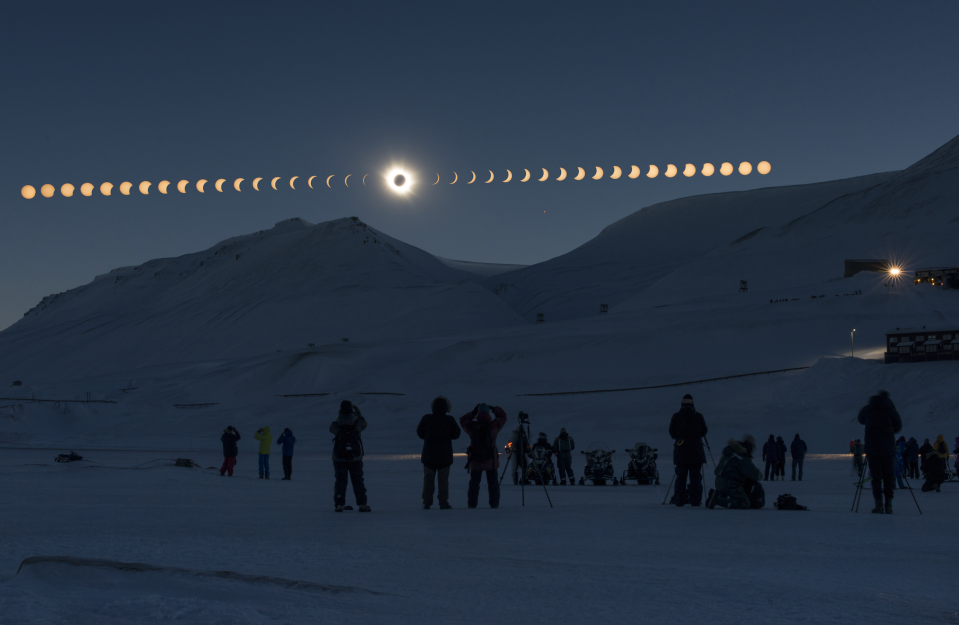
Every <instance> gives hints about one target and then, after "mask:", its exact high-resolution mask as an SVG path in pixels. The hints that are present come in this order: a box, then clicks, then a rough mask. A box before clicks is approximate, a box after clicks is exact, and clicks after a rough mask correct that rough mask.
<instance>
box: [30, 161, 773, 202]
mask: <svg viewBox="0 0 959 625" xmlns="http://www.w3.org/2000/svg"><path fill="white" fill-rule="evenodd" d="M542 170H543V175H542V176H541V177H539V178H535V180H536V181H538V182H546V181H547V180H549V179H550V174H549V170H548V169H546V168H545V167H543V168H542ZM595 170H596V171H595V173H594V174H593V175H591V176H589V178H590V179H591V180H601V179H603V178H604V177H606V178H609V179H610V180H619V179H620V178H621V177H622V175H623V169H622V168H621V167H619V166H618V165H614V166H613V168H612V173H611V174H610V175H608V176H607V175H606V172H605V170H604V169H603V168H602V167H599V166H595ZM737 170H738V171H739V173H740V174H741V175H743V176H748V175H749V174H751V173H752V172H753V166H752V163H749V162H748V161H743V162H742V163H740V164H739V167H738V168H736V167H734V166H733V164H732V163H723V164H721V165H720V166H719V173H720V174H721V175H723V176H730V175H732V173H733V172H734V171H737ZM755 170H756V171H757V172H759V173H760V174H761V175H763V176H765V175H766V174H768V173H769V172H770V171H772V166H771V165H770V164H769V161H761V162H760V163H759V164H757V165H756V168H755ZM487 171H489V180H484V181H483V182H485V183H486V184H490V183H491V182H494V181H495V180H496V174H495V173H493V170H491V169H490V170H487ZM698 171H699V173H700V174H702V175H703V176H706V177H707V178H708V177H709V176H712V175H713V174H714V173H716V167H714V166H713V164H712V163H704V164H703V166H702V168H701V169H699V170H698ZM523 172H525V175H524V176H523V177H522V178H520V179H519V180H518V182H529V181H530V180H534V178H533V177H532V174H531V173H530V170H528V169H524V170H523ZM659 173H660V172H659V167H657V166H656V165H650V166H649V167H647V168H646V177H647V178H656V177H657V176H659ZM679 173H682V174H683V176H685V177H686V178H692V177H693V176H695V175H696V173H697V168H696V165H694V164H693V163H686V164H685V166H684V168H683V169H682V172H680V170H679V168H678V167H677V166H676V165H673V164H672V163H670V164H668V165H667V166H666V171H665V172H664V174H665V176H666V177H667V178H675V177H676V176H677V174H679ZM352 175H353V174H347V175H346V176H345V177H344V178H343V185H344V186H346V187H348V188H349V187H350V176H352ZM641 175H642V168H641V167H640V166H639V165H631V166H630V168H629V173H628V174H626V177H627V178H630V179H632V180H635V179H637V178H639V177H640V176H641ZM367 176H369V174H364V176H363V178H362V183H363V186H364V187H365V186H367V184H366V178H367ZM470 176H471V177H470V179H469V181H468V182H467V183H466V184H473V183H474V182H476V172H474V171H471V172H470ZM316 177H317V176H316V175H313V176H310V177H309V179H308V180H307V185H308V186H309V187H310V188H311V189H313V188H314V187H313V179H314V178H316ZM336 177H337V174H332V175H330V176H327V178H326V186H327V187H329V188H330V189H332V188H333V186H332V185H331V184H330V181H331V180H332V179H333V178H336ZM586 177H587V175H586V170H585V169H584V168H582V167H577V168H576V175H575V176H574V177H573V180H583V179H585V178H586ZM297 178H299V176H293V177H292V178H290V180H289V185H290V188H291V189H293V190H294V191H296V190H297V188H296V186H295V183H296V180H297ZM282 179H283V177H282V176H276V177H274V178H273V179H272V181H271V182H270V186H271V187H272V188H273V189H274V190H278V189H277V188H276V183H277V181H279V180H282ZM566 179H567V172H566V169H565V168H564V167H560V168H559V175H558V176H556V177H555V178H554V180H555V181H557V182H562V181H564V180H566ZM244 180H246V178H237V179H235V180H234V181H233V188H234V189H235V190H236V191H237V192H238V193H240V192H242V189H241V188H240V183H242V182H243V181H244ZM261 180H263V178H254V179H253V182H252V183H251V186H252V187H253V190H254V191H260V187H259V183H260V181H261ZM383 180H384V181H385V183H386V186H387V187H388V188H389V189H390V190H391V191H393V192H394V193H397V194H406V193H409V192H410V191H411V189H412V188H413V186H414V183H415V180H414V178H413V176H411V175H410V173H409V172H407V171H405V170H403V169H399V168H393V169H391V170H390V171H389V172H387V174H386V175H385V176H383ZM512 180H513V172H512V171H511V170H509V169H507V170H506V176H505V177H503V179H502V180H500V182H510V181H512ZM440 181H441V176H440V174H439V173H438V172H437V174H436V182H434V183H432V185H431V186H435V185H437V184H439V183H440ZM459 181H460V177H459V174H458V173H457V172H455V171H454V172H453V180H452V182H450V183H448V184H456V183H457V182H459ZM225 182H228V180H227V179H226V178H219V179H217V181H216V182H215V183H214V185H213V186H214V188H215V189H216V190H217V191H218V192H219V193H223V183H225ZM206 183H207V180H205V179H200V180H198V181H197V182H196V190H197V191H199V192H200V193H206V189H205V185H206ZM171 184H173V183H172V182H170V181H169V180H162V181H160V182H159V183H158V184H157V185H156V190H157V191H159V192H160V193H162V194H163V195H167V194H168V191H167V188H168V187H169V186H170V185H171ZM189 184H190V181H189V180H181V181H179V182H177V183H176V190H177V191H179V192H180V193H186V192H187V185H189ZM337 184H338V183H337ZM151 186H153V183H152V182H150V181H149V180H144V181H143V182H141V183H140V184H139V185H137V187H136V188H137V190H138V191H139V192H140V193H141V194H142V195H149V194H150V187H151ZM133 187H134V184H133V183H132V182H121V183H120V185H119V189H120V193H122V194H123V195H130V194H131V190H132V189H133ZM95 188H96V187H95V186H94V185H93V183H90V182H84V183H83V184H82V185H80V195H83V196H84V197H91V196H92V195H93V191H94V189H95ZM113 189H114V185H113V183H112V182H104V183H102V184H101V185H100V194H101V195H113ZM75 191H76V187H75V186H73V185H72V184H70V183H69V182H68V183H65V184H63V185H61V186H60V195H62V196H63V197H73V196H74V192H75ZM56 192H57V189H56V187H54V186H53V185H52V184H44V185H42V186H41V187H40V195H42V196H43V197H46V198H51V197H53V196H54V195H56ZM20 195H22V196H23V197H24V198H25V199H28V200H32V199H33V198H35V197H36V196H37V189H36V188H35V187H34V186H33V185H29V184H28V185H24V186H23V188H22V189H20Z"/></svg>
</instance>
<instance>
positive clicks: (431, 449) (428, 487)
mask: <svg viewBox="0 0 959 625" xmlns="http://www.w3.org/2000/svg"><path fill="white" fill-rule="evenodd" d="M452 409H453V404H451V403H450V400H448V399H446V398H445V397H443V396H440V397H437V398H436V399H434V400H433V402H432V403H431V404H430V414H428V415H424V416H423V418H422V419H420V424H419V425H418V426H416V435H417V436H419V437H420V438H422V439H423V454H422V455H421V456H420V461H421V462H422V463H423V509H424V510H429V509H430V506H432V505H433V492H434V482H439V496H438V499H439V502H440V509H441V510H449V509H450V508H452V506H451V505H450V467H451V466H452V465H453V441H454V440H456V439H457V438H459V437H460V431H461V430H460V426H458V425H457V424H456V419H454V418H453V417H452V415H450V414H448V413H449V411H450V410H452Z"/></svg>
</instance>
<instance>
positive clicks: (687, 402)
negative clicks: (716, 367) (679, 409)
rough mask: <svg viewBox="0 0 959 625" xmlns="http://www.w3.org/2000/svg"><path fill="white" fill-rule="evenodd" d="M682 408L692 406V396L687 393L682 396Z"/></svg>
mask: <svg viewBox="0 0 959 625" xmlns="http://www.w3.org/2000/svg"><path fill="white" fill-rule="evenodd" d="M682 405H683V406H692V405H693V396H692V395H690V394H689V393H686V394H685V395H683V403H682Z"/></svg>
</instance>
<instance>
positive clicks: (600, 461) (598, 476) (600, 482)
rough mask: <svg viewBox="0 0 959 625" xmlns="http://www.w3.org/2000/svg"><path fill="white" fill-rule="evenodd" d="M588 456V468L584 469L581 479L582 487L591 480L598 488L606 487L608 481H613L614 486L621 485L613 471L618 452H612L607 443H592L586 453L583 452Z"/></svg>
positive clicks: (583, 452) (582, 452)
mask: <svg viewBox="0 0 959 625" xmlns="http://www.w3.org/2000/svg"><path fill="white" fill-rule="evenodd" d="M580 453H581V454H584V455H585V456H586V468H585V469H583V477H581V478H579V483H580V485H583V484H585V483H586V480H590V481H592V482H593V484H595V485H596V486H604V485H605V484H606V482H607V481H611V482H612V483H613V486H618V485H619V479H618V478H617V477H616V472H615V471H614V470H613V454H615V453H616V450H615V449H613V450H612V451H610V449H609V447H607V446H606V443H590V444H589V447H587V448H586V451H581V452H580Z"/></svg>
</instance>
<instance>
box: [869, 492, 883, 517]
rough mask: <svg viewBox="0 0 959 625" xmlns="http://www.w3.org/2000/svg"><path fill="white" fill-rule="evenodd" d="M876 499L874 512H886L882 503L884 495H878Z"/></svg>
mask: <svg viewBox="0 0 959 625" xmlns="http://www.w3.org/2000/svg"><path fill="white" fill-rule="evenodd" d="M874 499H875V500H876V507H875V508H873V509H872V513H873V514H885V512H886V510H885V508H884V507H883V505H882V495H876V496H875V497H874Z"/></svg>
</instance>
